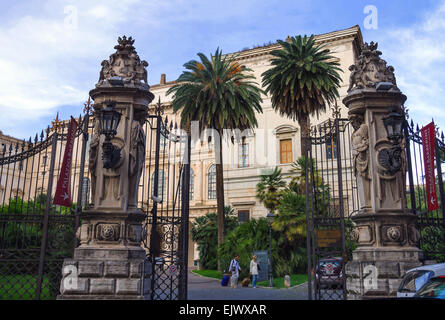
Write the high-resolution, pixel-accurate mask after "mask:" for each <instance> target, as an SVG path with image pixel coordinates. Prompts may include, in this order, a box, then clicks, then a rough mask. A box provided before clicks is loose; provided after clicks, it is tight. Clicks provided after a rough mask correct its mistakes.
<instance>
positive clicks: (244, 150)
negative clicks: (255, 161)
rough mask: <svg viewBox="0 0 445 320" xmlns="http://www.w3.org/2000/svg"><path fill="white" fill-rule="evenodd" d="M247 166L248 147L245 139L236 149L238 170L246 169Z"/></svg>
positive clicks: (244, 138)
mask: <svg viewBox="0 0 445 320" xmlns="http://www.w3.org/2000/svg"><path fill="white" fill-rule="evenodd" d="M248 166H249V145H248V144H247V143H246V137H243V140H242V142H241V143H240V144H239V147H238V168H246V167H248Z"/></svg>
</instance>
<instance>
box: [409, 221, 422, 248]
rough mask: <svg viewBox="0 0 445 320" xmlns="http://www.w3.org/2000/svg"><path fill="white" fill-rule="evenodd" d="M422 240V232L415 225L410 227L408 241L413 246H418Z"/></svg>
mask: <svg viewBox="0 0 445 320" xmlns="http://www.w3.org/2000/svg"><path fill="white" fill-rule="evenodd" d="M419 239H420V232H419V230H417V227H416V226H415V225H414V224H410V225H409V226H408V240H409V241H410V243H411V244H412V245H417V243H418V241H419Z"/></svg>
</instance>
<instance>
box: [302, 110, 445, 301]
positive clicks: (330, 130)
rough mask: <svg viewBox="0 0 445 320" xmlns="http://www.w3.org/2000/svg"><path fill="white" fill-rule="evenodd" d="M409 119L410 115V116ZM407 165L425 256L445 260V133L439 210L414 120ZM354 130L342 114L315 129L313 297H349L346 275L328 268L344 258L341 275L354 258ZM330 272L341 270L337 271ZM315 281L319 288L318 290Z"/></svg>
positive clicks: (408, 127) (438, 152)
mask: <svg viewBox="0 0 445 320" xmlns="http://www.w3.org/2000/svg"><path fill="white" fill-rule="evenodd" d="M407 117H408V116H407ZM403 130H404V135H405V151H406V152H405V154H406V164H407V173H408V174H407V191H406V192H407V206H408V209H412V210H413V213H414V214H415V215H416V216H417V220H416V221H417V228H418V230H419V243H418V247H419V248H420V249H422V251H423V253H424V257H423V259H424V260H433V261H435V262H444V261H445V193H444V187H445V186H444V182H443V165H444V163H445V137H444V135H443V133H442V134H441V135H440V136H439V133H438V130H436V132H437V137H436V143H435V159H436V167H435V173H436V177H437V181H436V184H437V193H438V199H439V210H436V211H432V212H428V209H427V199H426V187H425V175H424V160H423V148H422V137H421V135H420V128H419V126H418V125H417V126H416V127H415V126H414V123H413V121H412V120H411V122H410V123H409V122H408V121H407V120H406V121H405V124H404V128H403ZM353 131H354V129H353V128H352V124H351V123H350V121H349V120H348V119H341V118H336V119H334V120H328V121H327V122H325V123H323V124H321V125H318V126H315V127H313V128H312V132H311V136H310V146H311V147H310V148H309V152H308V153H309V155H308V158H309V159H310V161H308V170H307V181H309V184H308V186H310V188H309V189H308V190H307V199H308V200H307V201H308V203H307V208H308V234H309V235H310V236H309V238H310V239H309V245H308V261H309V264H310V266H311V267H312V274H313V278H314V281H313V283H310V284H309V286H310V288H309V291H312V289H313V295H312V297H313V298H314V299H317V300H331V299H333V300H337V299H346V283H345V277H341V278H340V279H339V277H338V273H337V272H333V273H331V274H326V270H325V269H326V268H325V266H326V265H327V264H331V266H330V268H333V269H335V264H332V263H331V262H332V261H335V260H332V258H335V259H337V261H339V258H341V259H342V263H341V265H340V268H341V274H342V275H344V267H345V264H346V262H347V261H348V260H349V259H351V258H352V251H353V250H354V249H355V247H356V245H355V242H354V241H353V240H352V237H351V236H350V235H352V232H351V231H352V229H353V222H352V220H351V219H350V218H351V217H352V216H353V215H354V214H356V213H357V212H358V210H359V198H358V192H357V182H356V179H355V175H354V172H353V162H354V159H353V154H352V143H351V136H352V133H353ZM333 269H331V270H329V271H335V270H333ZM312 285H313V288H312Z"/></svg>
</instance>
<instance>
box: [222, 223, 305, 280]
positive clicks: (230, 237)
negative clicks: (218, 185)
mask: <svg viewBox="0 0 445 320" xmlns="http://www.w3.org/2000/svg"><path fill="white" fill-rule="evenodd" d="M256 250H269V223H268V222H267V220H266V219H265V218H259V219H251V220H249V221H248V222H245V223H242V224H240V225H238V226H237V227H236V228H235V229H234V230H233V231H232V232H230V233H228V234H227V237H226V239H225V240H224V243H223V244H222V245H221V246H220V247H219V249H218V255H219V257H220V260H221V262H222V263H223V269H225V270H227V269H228V268H229V264H230V260H231V259H233V257H234V256H235V255H238V256H239V262H240V266H241V269H242V271H241V273H240V277H241V278H244V277H248V275H249V265H250V260H251V259H252V255H253V252H254V251H256ZM272 259H273V273H274V276H277V277H281V276H284V275H285V274H294V273H299V272H304V270H305V265H306V247H305V245H302V246H289V245H288V244H287V243H286V239H285V235H284V234H283V232H281V231H276V230H275V229H273V232H272Z"/></svg>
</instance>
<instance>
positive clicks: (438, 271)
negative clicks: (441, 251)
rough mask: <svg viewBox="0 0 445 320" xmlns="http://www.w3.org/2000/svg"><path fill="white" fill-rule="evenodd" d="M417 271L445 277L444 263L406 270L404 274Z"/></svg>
mask: <svg viewBox="0 0 445 320" xmlns="http://www.w3.org/2000/svg"><path fill="white" fill-rule="evenodd" d="M417 270H428V271H433V272H434V275H435V276H440V275H445V263H437V264H430V265H427V266H421V267H417V268H413V269H410V270H408V271H407V272H406V273H408V272H411V271H417Z"/></svg>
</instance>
